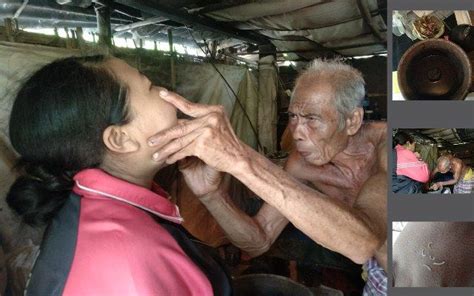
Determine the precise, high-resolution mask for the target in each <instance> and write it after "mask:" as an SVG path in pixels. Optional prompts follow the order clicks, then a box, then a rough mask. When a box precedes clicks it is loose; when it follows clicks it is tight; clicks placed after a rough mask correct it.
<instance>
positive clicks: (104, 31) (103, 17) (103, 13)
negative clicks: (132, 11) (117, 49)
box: [95, 0, 113, 48]
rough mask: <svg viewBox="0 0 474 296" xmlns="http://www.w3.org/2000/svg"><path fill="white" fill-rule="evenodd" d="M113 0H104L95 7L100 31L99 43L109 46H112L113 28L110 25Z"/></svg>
mask: <svg viewBox="0 0 474 296" xmlns="http://www.w3.org/2000/svg"><path fill="white" fill-rule="evenodd" d="M112 2H113V1H110V0H103V1H101V4H99V5H100V6H99V5H97V6H96V7H95V13H96V16H97V30H98V31H99V42H98V43H99V45H100V46H104V47H107V48H111V47H112V28H111V27H110V14H111V9H110V4H111V3H112Z"/></svg>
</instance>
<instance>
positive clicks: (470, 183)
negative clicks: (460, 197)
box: [430, 155, 474, 194]
mask: <svg viewBox="0 0 474 296" xmlns="http://www.w3.org/2000/svg"><path fill="white" fill-rule="evenodd" d="M438 172H440V173H442V174H445V173H447V172H452V173H453V179H451V180H447V181H442V182H436V183H434V184H433V185H431V187H430V189H433V190H438V189H442V188H443V187H444V186H449V185H454V191H453V193H464V194H469V193H471V192H472V191H473V188H474V172H473V170H472V168H470V167H468V166H466V165H465V164H464V163H463V162H462V160H460V159H459V158H456V157H454V156H452V155H444V156H441V157H439V158H438V162H437V166H436V168H435V169H434V171H433V172H432V173H431V175H432V176H434V175H435V174H436V173H438Z"/></svg>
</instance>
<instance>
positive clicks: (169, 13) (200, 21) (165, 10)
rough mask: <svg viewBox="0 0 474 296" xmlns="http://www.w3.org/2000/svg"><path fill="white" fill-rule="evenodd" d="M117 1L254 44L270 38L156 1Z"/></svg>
mask: <svg viewBox="0 0 474 296" xmlns="http://www.w3.org/2000/svg"><path fill="white" fill-rule="evenodd" d="M115 2H117V3H120V4H123V5H127V6H130V7H133V8H135V9H138V10H141V11H143V12H146V13H149V14H153V15H155V16H162V17H165V18H168V19H170V20H173V21H175V22H178V23H181V24H184V25H192V26H193V27H194V28H196V29H200V30H203V31H211V32H215V33H218V34H221V35H225V36H228V37H231V38H236V39H239V40H243V41H247V42H250V43H254V44H267V43H269V41H268V39H267V38H266V37H264V36H263V35H260V34H258V33H254V32H246V31H242V30H238V29H235V28H232V27H230V26H228V25H226V24H225V23H219V22H216V21H214V20H212V19H210V18H208V17H204V16H196V15H192V14H189V13H186V12H182V11H178V10H177V9H174V8H171V7H168V6H165V5H162V4H159V3H156V2H154V1H150V0H115Z"/></svg>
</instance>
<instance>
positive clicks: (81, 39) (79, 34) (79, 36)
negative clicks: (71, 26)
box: [76, 27, 84, 49]
mask: <svg viewBox="0 0 474 296" xmlns="http://www.w3.org/2000/svg"><path fill="white" fill-rule="evenodd" d="M76 37H77V47H79V48H81V49H82V48H84V32H83V31H82V27H76Z"/></svg>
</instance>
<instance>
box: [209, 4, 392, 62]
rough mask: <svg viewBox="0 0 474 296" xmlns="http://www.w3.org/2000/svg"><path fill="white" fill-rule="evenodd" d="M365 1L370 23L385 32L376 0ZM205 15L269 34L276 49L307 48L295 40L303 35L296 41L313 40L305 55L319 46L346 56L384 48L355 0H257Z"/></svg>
mask: <svg viewBox="0 0 474 296" xmlns="http://www.w3.org/2000/svg"><path fill="white" fill-rule="evenodd" d="M364 3H365V4H366V5H367V8H368V10H369V11H370V12H371V18H372V19H371V21H372V23H373V24H374V26H375V27H376V28H377V29H378V30H379V31H381V32H382V34H384V33H385V32H386V30H387V27H386V24H385V21H384V20H383V18H382V16H381V12H378V6H377V0H365V1H364ZM207 16H210V17H212V18H214V19H216V20H219V21H227V22H232V25H234V26H235V27H236V28H238V29H241V30H255V31H257V32H259V33H261V34H262V35H265V36H267V37H270V38H271V39H272V40H271V41H272V43H273V44H274V45H275V46H276V47H277V48H278V49H279V50H304V49H307V48H306V46H303V47H299V46H298V44H297V43H296V44H295V43H294V42H295V41H294V38H295V36H299V37H300V38H303V39H299V41H305V40H306V41H308V42H309V44H311V43H312V48H313V49H314V50H315V53H312V54H311V53H304V54H303V53H299V55H302V56H304V57H308V58H311V57H315V56H318V55H321V53H324V50H321V51H320V50H319V48H318V47H319V46H321V45H322V46H324V47H326V48H327V49H333V50H334V51H335V52H337V53H339V54H343V55H348V56H351V55H367V54H372V53H376V52H381V51H385V46H384V45H383V44H381V43H380V40H379V39H378V38H377V37H376V36H374V35H373V32H372V30H371V28H370V27H369V26H368V25H367V23H366V22H365V21H364V19H363V18H362V16H361V13H360V10H359V8H358V5H357V1H356V0H351V1H289V0H287V1H285V0H279V1H267V0H260V1H252V3H246V4H242V5H237V6H233V7H230V8H226V9H222V10H218V11H213V12H210V13H207ZM377 43H379V44H377ZM368 44H370V45H368ZM317 51H319V52H317Z"/></svg>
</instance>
